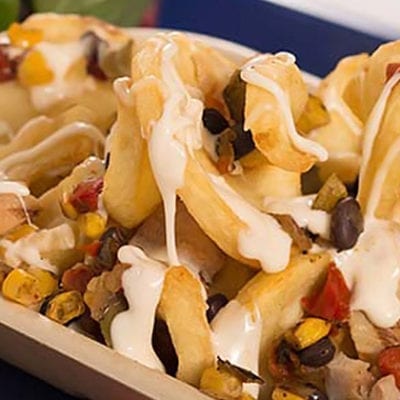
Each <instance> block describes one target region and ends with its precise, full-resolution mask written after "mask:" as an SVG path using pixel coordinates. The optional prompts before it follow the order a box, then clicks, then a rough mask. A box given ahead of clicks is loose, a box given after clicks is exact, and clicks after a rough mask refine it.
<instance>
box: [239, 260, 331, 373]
mask: <svg viewBox="0 0 400 400" xmlns="http://www.w3.org/2000/svg"><path fill="white" fill-rule="evenodd" d="M329 261H330V256H329V255H328V254H326V253H320V254H309V255H299V256H296V257H294V258H292V259H291V261H290V264H289V266H288V267H287V268H286V269H285V270H284V271H283V272H280V273H277V274H266V273H264V272H260V273H258V274H257V275H256V276H255V277H254V278H253V279H251V280H250V281H249V282H248V283H247V284H246V285H245V287H244V288H243V289H242V290H241V291H240V292H239V294H238V295H237V296H236V300H237V301H238V302H239V303H241V304H242V305H244V306H246V307H248V308H249V309H252V307H254V306H256V307H257V308H258V310H259V311H260V314H261V319H262V324H263V326H262V335H261V345H260V373H261V376H262V377H263V378H267V377H268V371H267V365H268V363H267V360H268V355H269V350H270V348H271V346H272V344H273V342H274V341H275V340H276V339H277V338H278V337H280V336H281V335H282V334H283V333H284V332H285V331H286V330H287V329H289V328H291V327H292V326H294V325H295V324H296V323H297V322H298V320H299V319H300V318H301V316H302V308H301V299H302V298H303V297H304V296H307V295H308V294H309V293H310V292H311V291H312V290H313V289H314V288H315V287H316V286H317V285H318V284H320V283H321V282H322V281H323V278H324V277H325V274H326V271H327V268H328V264H329Z"/></svg>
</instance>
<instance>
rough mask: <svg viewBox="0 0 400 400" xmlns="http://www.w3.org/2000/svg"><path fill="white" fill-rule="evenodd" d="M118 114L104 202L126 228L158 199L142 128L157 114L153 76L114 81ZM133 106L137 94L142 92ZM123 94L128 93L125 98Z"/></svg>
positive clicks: (159, 103) (159, 107) (158, 100)
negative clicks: (138, 80) (137, 82)
mask: <svg viewBox="0 0 400 400" xmlns="http://www.w3.org/2000/svg"><path fill="white" fill-rule="evenodd" d="M115 90H116V94H117V99H118V118H117V122H116V123H115V125H114V126H113V128H112V131H111V134H110V135H111V137H110V139H109V140H110V164H109V167H108V169H107V171H106V174H105V177H104V197H103V199H104V205H105V207H106V209H107V211H108V212H109V214H110V216H111V217H112V218H113V219H114V220H115V221H117V222H118V223H119V224H121V225H122V226H124V227H126V228H133V227H135V226H137V225H139V224H140V223H141V222H142V221H144V220H145V219H146V218H147V217H148V216H149V215H150V214H151V213H152V212H153V211H154V210H155V209H156V207H157V205H158V204H159V203H160V202H161V197H160V194H159V191H158V188H157V185H156V183H155V180H154V177H153V173H152V170H151V166H150V161H149V156H148V151H147V142H146V141H145V140H144V139H143V137H142V132H143V131H145V129H146V128H145V127H146V126H148V124H150V122H151V121H154V120H157V119H158V118H159V117H160V113H161V110H162V94H161V91H160V88H159V85H158V84H157V82H156V81H155V80H153V79H149V80H146V81H145V82H143V83H141V85H140V87H139V89H138V90H137V93H136V89H131V82H130V81H129V80H127V79H126V78H124V79H120V80H118V81H116V83H115ZM142 94H143V98H141V102H140V103H138V104H137V107H136V106H132V104H136V96H141V95H142ZM124 95H125V96H128V97H129V96H131V97H129V99H128V100H127V99H126V98H125V97H124Z"/></svg>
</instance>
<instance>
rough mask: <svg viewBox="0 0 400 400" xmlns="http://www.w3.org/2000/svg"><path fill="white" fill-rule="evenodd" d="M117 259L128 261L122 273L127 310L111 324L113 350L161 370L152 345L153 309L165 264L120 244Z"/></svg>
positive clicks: (161, 283)
mask: <svg viewBox="0 0 400 400" xmlns="http://www.w3.org/2000/svg"><path fill="white" fill-rule="evenodd" d="M118 259H119V261H121V262H123V263H127V264H130V265H131V267H130V268H128V269H127V270H126V271H125V272H124V273H123V275H122V286H123V288H124V294H125V297H126V299H127V301H128V305H129V309H128V310H127V311H124V312H122V313H120V314H118V315H117V316H116V317H115V318H114V319H113V321H112V323H111V340H112V344H113V347H114V349H116V350H117V351H118V352H119V353H121V354H124V355H126V356H127V357H129V358H131V359H133V360H135V361H138V362H140V363H141V364H143V365H146V366H147V367H149V368H153V369H157V370H160V371H164V366H163V365H162V363H161V361H160V360H159V359H158V357H157V355H156V353H155V352H154V349H153V347H152V344H151V338H152V333H153V326H154V318H155V314H156V308H157V305H158V302H159V300H160V296H161V293H162V288H163V284H164V277H165V271H166V268H165V265H164V264H162V263H160V262H158V261H155V260H152V259H150V258H148V257H147V256H146V254H145V253H144V252H143V251H142V250H140V249H139V248H138V247H134V246H130V245H128V246H123V247H121V248H120V249H119V251H118Z"/></svg>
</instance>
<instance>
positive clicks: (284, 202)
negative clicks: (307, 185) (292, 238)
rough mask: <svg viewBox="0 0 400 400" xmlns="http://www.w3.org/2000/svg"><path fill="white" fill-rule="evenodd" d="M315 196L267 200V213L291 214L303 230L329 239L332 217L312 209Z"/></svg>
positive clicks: (265, 201) (265, 202)
mask: <svg viewBox="0 0 400 400" xmlns="http://www.w3.org/2000/svg"><path fill="white" fill-rule="evenodd" d="M314 199H315V195H309V196H301V197H293V198H288V199H274V198H266V199H265V200H264V204H265V206H264V207H265V211H267V212H269V213H274V214H289V215H290V216H292V218H293V219H294V220H295V221H296V223H297V225H299V226H300V227H301V228H307V229H308V230H309V231H311V232H312V233H314V234H316V235H320V236H322V237H323V238H326V239H328V238H329V231H330V215H329V214H328V213H326V212H325V211H322V210H313V209H312V208H311V206H312V203H313V201H314Z"/></svg>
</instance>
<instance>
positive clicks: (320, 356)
mask: <svg viewBox="0 0 400 400" xmlns="http://www.w3.org/2000/svg"><path fill="white" fill-rule="evenodd" d="M335 350H336V349H335V346H334V345H333V343H332V342H331V340H330V339H329V337H325V338H323V339H321V340H319V341H318V342H316V343H314V344H313V345H311V346H309V347H306V348H305V349H303V350H301V351H299V352H298V356H299V359H300V362H301V363H302V364H303V365H306V366H308V367H315V368H317V367H322V366H324V365H326V364H328V363H329V362H330V361H331V360H332V359H333V357H334V355H335Z"/></svg>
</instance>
